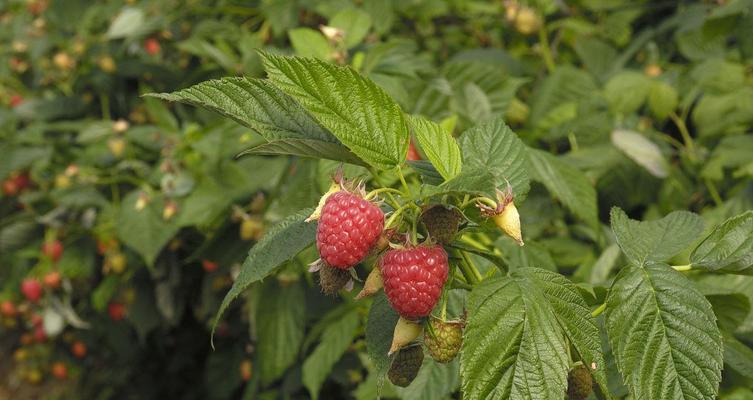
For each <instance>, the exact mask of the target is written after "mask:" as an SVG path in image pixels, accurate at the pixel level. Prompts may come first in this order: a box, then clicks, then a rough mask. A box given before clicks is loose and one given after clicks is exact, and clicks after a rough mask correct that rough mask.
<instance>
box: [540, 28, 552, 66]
mask: <svg viewBox="0 0 753 400" xmlns="http://www.w3.org/2000/svg"><path fill="white" fill-rule="evenodd" d="M539 46H541V57H542V58H543V59H544V64H545V65H546V69H547V71H549V72H550V73H551V72H553V71H554V68H555V65H554V58H553V57H552V49H550V48H549V35H548V34H547V32H546V24H544V23H543V22H542V23H541V28H539Z"/></svg>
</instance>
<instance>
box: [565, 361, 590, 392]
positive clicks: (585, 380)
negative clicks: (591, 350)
mask: <svg viewBox="0 0 753 400" xmlns="http://www.w3.org/2000/svg"><path fill="white" fill-rule="evenodd" d="M592 390H593V378H591V372H590V371H589V370H588V368H587V367H586V366H585V365H582V364H581V365H578V366H576V367H573V369H571V370H570V372H569V373H568V374H567V398H568V399H569V400H586V398H588V396H589V395H590V394H591V391H592Z"/></svg>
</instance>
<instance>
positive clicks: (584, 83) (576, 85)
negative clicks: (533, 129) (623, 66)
mask: <svg viewBox="0 0 753 400" xmlns="http://www.w3.org/2000/svg"><path fill="white" fill-rule="evenodd" d="M597 91H598V87H597V86H596V83H595V82H594V80H593V78H592V77H591V75H589V74H588V73H587V72H586V71H583V70H582V69H578V68H575V67H572V66H569V65H563V66H562V67H560V68H557V69H556V70H555V71H554V72H553V73H552V74H550V75H548V76H547V77H546V78H545V79H544V80H543V81H541V83H540V84H539V85H538V86H537V87H536V88H535V90H534V91H533V93H534V94H533V97H532V98H531V117H530V118H529V120H530V121H531V125H533V126H538V124H539V123H540V122H541V120H542V119H543V118H544V117H546V116H547V114H549V113H550V112H552V111H553V110H554V109H555V108H557V107H559V106H561V105H563V104H565V103H570V102H573V103H578V102H580V101H583V100H585V99H590V98H592V97H593V96H594V94H595V93H596V92H597Z"/></svg>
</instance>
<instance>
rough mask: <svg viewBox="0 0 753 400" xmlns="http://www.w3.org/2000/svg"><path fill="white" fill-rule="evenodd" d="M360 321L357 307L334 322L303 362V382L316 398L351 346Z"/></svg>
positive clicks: (312, 396) (325, 330)
mask: <svg viewBox="0 0 753 400" xmlns="http://www.w3.org/2000/svg"><path fill="white" fill-rule="evenodd" d="M358 323H359V317H358V310H357V309H355V308H354V309H352V310H351V311H350V312H349V313H347V314H345V315H343V316H342V317H341V318H339V319H337V320H336V321H334V322H332V323H331V324H330V325H329V326H327V328H326V329H324V331H323V332H322V339H321V342H319V345H318V346H316V349H314V352H313V353H311V355H310V356H309V357H308V358H306V361H304V362H303V384H304V386H306V389H308V391H309V394H311V398H313V399H314V400H316V399H318V398H319V390H320V389H321V387H322V383H324V381H325V380H326V379H327V376H328V375H329V373H330V372H331V371H332V367H333V366H334V365H335V363H336V362H337V361H338V360H339V359H340V357H342V355H343V354H344V353H345V351H346V350H347V349H348V347H350V344H351V342H352V340H353V335H354V334H355V333H356V328H358Z"/></svg>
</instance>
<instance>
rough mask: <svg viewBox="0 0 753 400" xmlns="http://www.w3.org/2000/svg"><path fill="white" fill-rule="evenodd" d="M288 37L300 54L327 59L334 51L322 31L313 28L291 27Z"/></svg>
mask: <svg viewBox="0 0 753 400" xmlns="http://www.w3.org/2000/svg"><path fill="white" fill-rule="evenodd" d="M288 37H289V38H290V44H291V45H292V46H293V49H295V52H296V54H298V55H299V56H303V57H316V58H321V59H323V60H327V59H329V58H330V57H331V56H332V53H333V52H334V50H332V48H331V47H330V45H329V41H328V40H327V38H326V37H324V35H322V33H321V32H319V31H315V30H313V29H311V28H295V29H291V30H289V31H288Z"/></svg>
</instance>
